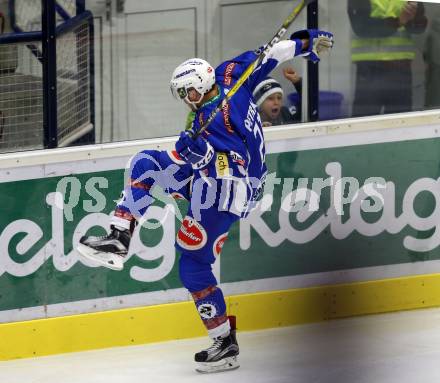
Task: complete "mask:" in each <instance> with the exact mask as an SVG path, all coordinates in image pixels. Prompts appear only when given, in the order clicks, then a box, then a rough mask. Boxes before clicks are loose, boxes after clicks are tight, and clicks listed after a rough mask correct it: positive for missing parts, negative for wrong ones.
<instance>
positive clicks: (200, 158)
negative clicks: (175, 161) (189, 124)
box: [176, 132, 214, 170]
mask: <svg viewBox="0 0 440 383" xmlns="http://www.w3.org/2000/svg"><path fill="white" fill-rule="evenodd" d="M176 151H177V153H179V155H180V157H182V158H183V159H184V160H185V161H186V162H189V163H191V165H192V167H193V169H197V170H201V169H203V168H206V167H207V166H208V165H209V164H210V163H211V161H212V160H213V158H214V148H213V147H212V146H211V144H210V143H209V142H208V141H206V140H205V139H204V138H202V137H197V138H196V139H195V140H193V139H192V138H191V137H190V136H189V133H188V132H181V133H180V137H179V139H178V140H177V142H176Z"/></svg>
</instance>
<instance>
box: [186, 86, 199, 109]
mask: <svg viewBox="0 0 440 383" xmlns="http://www.w3.org/2000/svg"><path fill="white" fill-rule="evenodd" d="M201 99H202V97H201V94H200V93H199V92H197V91H196V90H195V89H194V88H190V89H188V100H189V101H191V102H195V103H196V105H197V106H199V105H198V104H199V103H200V100H201ZM184 101H185V103H186V104H187V105H188V106H189V107H190V108H191V110H193V111H195V108H194V105H192V104H190V103H189V102H188V101H187V100H186V99H184Z"/></svg>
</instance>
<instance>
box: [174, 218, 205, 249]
mask: <svg viewBox="0 0 440 383" xmlns="http://www.w3.org/2000/svg"><path fill="white" fill-rule="evenodd" d="M176 240H177V243H178V244H179V245H180V246H181V247H183V248H184V249H187V250H199V249H201V248H202V247H203V246H205V244H206V241H207V240H208V235H207V234H206V230H205V229H204V228H203V226H202V225H200V223H198V222H197V221H196V220H195V219H194V218H191V217H188V216H186V217H185V218H184V220H183V222H182V226H180V230H179V232H178V233H177V238H176Z"/></svg>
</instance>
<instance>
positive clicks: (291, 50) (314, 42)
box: [248, 29, 333, 88]
mask: <svg viewBox="0 0 440 383" xmlns="http://www.w3.org/2000/svg"><path fill="white" fill-rule="evenodd" d="M332 47H333V34H332V33H330V32H326V31H322V30H319V29H305V30H301V31H297V32H295V33H293V34H292V35H291V36H290V39H289V40H283V41H279V42H278V43H276V44H274V45H273V46H272V47H271V48H270V49H269V50H268V52H267V54H266V56H265V58H264V59H263V60H262V62H261V63H260V64H259V65H258V66H257V67H256V68H255V70H254V72H253V73H252V74H251V75H250V76H249V80H248V81H249V85H250V86H251V87H252V88H253V87H255V86H256V85H257V84H258V83H259V82H261V81H262V80H263V79H264V78H265V77H266V76H268V74H269V73H270V72H271V71H272V70H273V69H275V68H276V67H277V66H278V65H280V64H281V63H283V62H286V61H288V60H292V59H293V58H294V57H297V56H302V57H304V58H305V59H307V60H310V61H312V62H314V63H317V62H319V60H320V57H321V55H322V54H323V53H326V52H328V51H329V50H330V49H331V48H332ZM260 49H264V47H262V48H260ZM258 54H259V52H258V51H256V52H255V53H253V55H254V57H253V60H255V59H256V57H258ZM251 57H252V56H251V54H250V53H249V59H251Z"/></svg>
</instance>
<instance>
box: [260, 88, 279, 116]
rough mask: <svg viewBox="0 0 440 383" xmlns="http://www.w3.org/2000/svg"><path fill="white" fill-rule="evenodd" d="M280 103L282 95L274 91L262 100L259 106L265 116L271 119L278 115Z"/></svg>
mask: <svg viewBox="0 0 440 383" xmlns="http://www.w3.org/2000/svg"><path fill="white" fill-rule="evenodd" d="M282 105H283V95H282V94H281V93H274V94H271V95H270V96H269V97H268V98H266V99H265V100H264V102H263V103H262V104H261V106H260V108H261V111H262V112H263V113H264V114H265V115H266V116H267V117H269V118H270V119H271V120H273V119H275V118H277V117H278V116H279V115H280V112H281V106H282Z"/></svg>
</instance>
